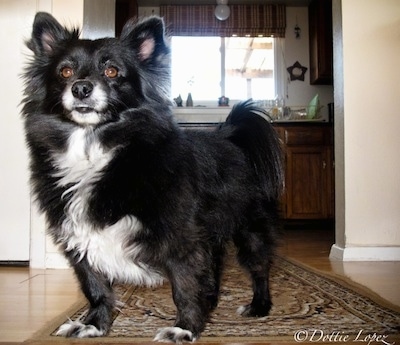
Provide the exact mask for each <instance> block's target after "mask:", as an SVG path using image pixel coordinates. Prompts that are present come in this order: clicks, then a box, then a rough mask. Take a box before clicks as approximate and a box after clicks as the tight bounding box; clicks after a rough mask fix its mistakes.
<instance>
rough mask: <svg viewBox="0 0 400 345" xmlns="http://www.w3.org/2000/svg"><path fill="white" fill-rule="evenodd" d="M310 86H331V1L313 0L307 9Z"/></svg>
mask: <svg viewBox="0 0 400 345" xmlns="http://www.w3.org/2000/svg"><path fill="white" fill-rule="evenodd" d="M308 19H309V49H310V84H312V85H332V84H333V35H332V1H331V0H313V1H312V2H311V3H310V6H309V8H308Z"/></svg>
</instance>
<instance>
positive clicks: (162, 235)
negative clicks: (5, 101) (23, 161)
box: [23, 13, 282, 342]
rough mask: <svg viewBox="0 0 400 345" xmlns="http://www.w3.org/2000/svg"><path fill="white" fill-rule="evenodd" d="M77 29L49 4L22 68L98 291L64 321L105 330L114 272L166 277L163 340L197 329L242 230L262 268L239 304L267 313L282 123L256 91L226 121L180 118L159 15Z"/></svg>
mask: <svg viewBox="0 0 400 345" xmlns="http://www.w3.org/2000/svg"><path fill="white" fill-rule="evenodd" d="M78 36H79V32H78V30H68V29H66V28H64V27H63V26H61V25H60V24H59V23H58V22H57V21H56V20H55V19H54V18H53V17H52V16H51V15H49V14H46V13H38V14H37V15H36V18H35V21H34V24H33V32H32V37H31V38H30V40H29V41H28V42H27V45H28V47H29V48H30V49H31V50H32V51H33V53H34V56H33V58H32V60H31V61H30V62H29V64H28V66H27V68H26V71H25V74H24V77H25V83H26V89H25V97H24V100H23V116H24V121H25V130H26V139H27V143H28V147H29V149H30V155H31V182H32V186H33V191H34V193H35V195H36V198H37V201H38V203H39V205H40V208H41V210H42V211H43V212H44V213H45V214H46V218H47V223H48V229H49V233H50V234H51V236H52V237H53V239H54V241H55V243H57V244H58V245H60V246H61V248H62V250H63V252H64V254H65V256H66V257H67V258H68V260H69V262H70V264H71V266H72V267H73V268H74V270H75V273H76V276H77V278H78V279H79V282H80V285H81V288H82V291H83V293H84V294H85V296H86V297H87V299H88V301H89V303H90V309H89V311H88V314H87V316H86V318H85V320H84V321H82V322H78V321H76V322H72V321H70V322H67V323H66V324H64V325H63V326H61V327H60V329H59V331H58V334H59V335H64V336H68V337H69V336H71V337H97V336H102V335H105V334H107V332H108V331H109V329H110V326H111V323H112V317H111V314H112V310H113V308H114V306H115V299H114V295H113V291H112V284H113V282H117V281H118V282H125V283H131V284H139V285H148V286H152V285H157V284H161V283H162V282H163V280H164V279H168V280H169V281H170V283H171V285H172V293H173V300H174V302H175V304H176V308H177V316H176V321H175V324H174V325H173V326H172V325H171V327H166V328H163V329H161V330H159V332H158V333H157V335H156V337H155V340H158V341H172V342H182V341H194V340H195V339H197V338H198V337H199V336H200V334H201V332H202V331H203V329H204V326H205V323H206V322H207V318H208V317H209V314H210V312H211V311H212V310H213V309H214V308H215V307H216V306H217V302H218V295H219V285H220V277H221V271H222V266H223V257H224V252H225V249H226V247H227V244H228V243H230V242H233V243H234V244H235V245H236V247H237V257H238V259H239V262H240V264H241V265H242V266H243V267H245V268H246V269H247V270H248V271H249V273H250V276H251V279H252V282H253V290H254V297H253V300H252V301H251V303H249V304H248V305H246V306H242V307H240V308H239V312H240V313H241V314H242V315H243V316H263V315H267V314H268V312H269V310H270V308H271V299H270V293H269V286H268V276H269V268H270V265H271V257H272V254H273V249H274V246H275V242H276V232H277V229H276V228H277V219H278V200H279V195H280V191H281V186H282V163H281V153H280V145H279V141H278V139H277V136H276V134H275V132H274V129H273V128H272V127H271V125H270V123H269V122H268V121H267V120H266V119H265V116H262V115H263V114H261V111H260V110H259V109H257V108H256V107H254V106H253V105H252V103H251V102H244V103H240V104H239V105H237V106H236V107H235V108H234V109H232V111H231V113H230V115H229V117H228V118H227V120H226V122H225V123H223V124H221V125H220V126H219V128H218V129H216V130H215V131H211V132H202V131H183V130H182V129H180V128H179V126H178V125H177V124H176V123H175V121H174V120H173V117H172V109H171V106H170V100H169V99H170V98H169V97H170V95H169V90H168V85H169V64H168V61H169V57H168V54H169V48H168V46H167V44H166V40H165V36H164V24H163V21H162V20H161V19H160V18H158V17H150V18H147V19H145V20H141V21H130V22H128V23H127V24H126V25H125V27H124V29H123V32H122V34H121V37H120V38H118V39H115V38H104V39H100V40H94V41H91V40H80V39H79V38H78Z"/></svg>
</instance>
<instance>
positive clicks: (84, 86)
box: [71, 80, 94, 99]
mask: <svg viewBox="0 0 400 345" xmlns="http://www.w3.org/2000/svg"><path fill="white" fill-rule="evenodd" d="M93 87H94V86H93V84H92V83H91V82H90V81H87V80H79V81H77V82H75V83H74V85H72V88H71V91H72V94H73V95H74V97H76V98H79V99H84V98H87V97H89V96H90V94H91V93H92V91H93Z"/></svg>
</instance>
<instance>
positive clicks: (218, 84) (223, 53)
mask: <svg viewBox="0 0 400 345" xmlns="http://www.w3.org/2000/svg"><path fill="white" fill-rule="evenodd" d="M275 41H276V39H274V38H271V37H193V36H191V37H185V36H173V37H172V39H171V69H172V70H171V72H172V73H171V74H172V80H171V92H172V96H173V97H177V96H178V95H179V94H180V95H182V97H183V98H184V99H185V98H186V96H187V94H188V93H189V92H191V93H192V96H193V98H194V100H195V101H196V103H197V104H198V101H213V102H215V101H216V100H217V99H218V98H219V97H220V96H226V97H229V98H230V99H232V100H243V99H248V98H253V99H255V100H261V99H273V98H275V96H276V94H277V92H276V86H275V81H274V79H276V76H275V73H274V69H275V68H274V66H275V64H276V62H275V60H276V59H275V54H274V45H275Z"/></svg>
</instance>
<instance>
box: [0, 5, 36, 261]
mask: <svg viewBox="0 0 400 345" xmlns="http://www.w3.org/2000/svg"><path fill="white" fill-rule="evenodd" d="M34 11H35V6H34V2H32V1H29V0H26V1H22V0H21V1H13V0H7V1H6V0H2V1H1V2H0V42H1V46H2V48H1V51H2V53H1V54H0V66H2V83H1V86H0V88H1V91H0V104H1V112H0V114H1V126H0V237H1V240H0V260H17V261H20V260H22V261H24V260H29V228H30V227H29V218H30V201H29V188H28V178H29V177H28V170H27V166H28V157H27V153H26V150H25V141H24V134H23V126H22V121H21V118H20V114H19V112H20V108H19V103H20V102H21V98H22V91H21V90H22V80H21V79H20V77H19V75H20V74H21V72H22V62H23V52H24V51H25V50H24V43H23V37H24V36H25V37H26V34H27V33H28V32H29V26H28V24H27V22H28V21H31V20H32V19H33V13H34Z"/></svg>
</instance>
